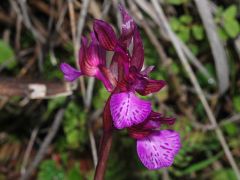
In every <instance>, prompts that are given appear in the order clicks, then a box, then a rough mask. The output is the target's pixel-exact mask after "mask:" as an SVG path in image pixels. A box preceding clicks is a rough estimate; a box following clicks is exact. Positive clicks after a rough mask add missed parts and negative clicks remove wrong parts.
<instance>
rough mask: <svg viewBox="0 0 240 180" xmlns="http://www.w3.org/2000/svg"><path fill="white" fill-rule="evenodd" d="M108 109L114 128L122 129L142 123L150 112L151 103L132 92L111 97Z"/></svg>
mask: <svg viewBox="0 0 240 180" xmlns="http://www.w3.org/2000/svg"><path fill="white" fill-rule="evenodd" d="M110 109H111V114H112V117H113V123H114V126H115V127H116V128H118V129H123V128H126V127H131V126H133V125H137V124H139V123H141V122H143V121H144V120H145V119H146V118H147V117H148V115H149V114H150V112H151V103H150V102H149V101H146V100H142V99H139V98H138V97H137V96H136V95H135V94H134V93H132V92H128V93H126V92H123V93H119V94H113V95H112V98H111V100H110Z"/></svg>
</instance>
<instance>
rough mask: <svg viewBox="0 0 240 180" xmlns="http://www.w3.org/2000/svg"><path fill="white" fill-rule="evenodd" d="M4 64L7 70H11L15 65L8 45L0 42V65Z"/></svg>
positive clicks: (12, 53)
mask: <svg viewBox="0 0 240 180" xmlns="http://www.w3.org/2000/svg"><path fill="white" fill-rule="evenodd" d="M3 63H4V64H6V66H7V68H9V69H12V68H14V67H15V65H16V61H15V60H14V52H13V50H12V48H11V46H10V45H9V44H7V43H6V42H4V41H3V40H0V64H3Z"/></svg>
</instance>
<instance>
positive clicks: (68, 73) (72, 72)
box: [60, 63, 82, 81]
mask: <svg viewBox="0 0 240 180" xmlns="http://www.w3.org/2000/svg"><path fill="white" fill-rule="evenodd" d="M60 69H61V71H62V72H63V74H64V78H65V79H66V80H67V81H74V80H75V79H77V78H78V77H79V76H81V75H82V73H81V72H80V71H78V70H77V69H75V68H73V67H72V66H70V65H69V64H67V63H61V65H60Z"/></svg>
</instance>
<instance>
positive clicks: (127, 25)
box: [119, 4, 136, 48]
mask: <svg viewBox="0 0 240 180" xmlns="http://www.w3.org/2000/svg"><path fill="white" fill-rule="evenodd" d="M119 10H120V12H121V15H122V33H121V37H120V39H119V41H120V43H121V44H122V45H123V46H124V47H125V48H128V46H129V44H130V43H131V40H132V36H133V30H134V27H135V26H136V25H135V23H134V21H133V19H132V17H131V16H129V14H128V13H127V11H126V10H125V8H124V7H123V6H122V5H121V4H120V5H119Z"/></svg>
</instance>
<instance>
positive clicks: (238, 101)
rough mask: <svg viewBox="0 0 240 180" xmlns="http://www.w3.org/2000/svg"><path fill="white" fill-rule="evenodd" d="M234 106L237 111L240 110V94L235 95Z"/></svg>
mask: <svg viewBox="0 0 240 180" xmlns="http://www.w3.org/2000/svg"><path fill="white" fill-rule="evenodd" d="M233 107H234V109H235V110H236V111H237V112H240V96H235V97H233Z"/></svg>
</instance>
